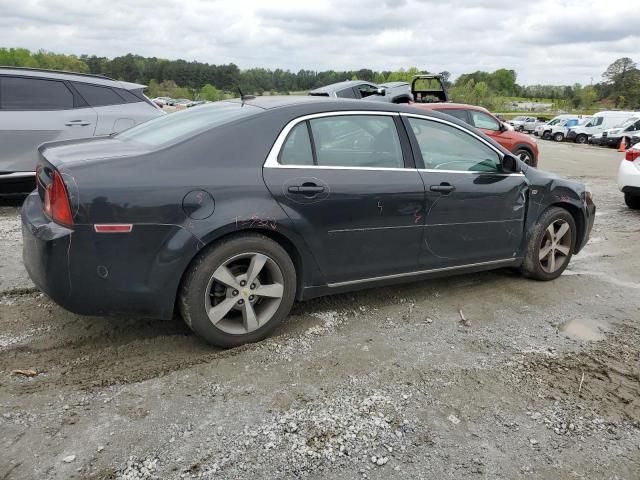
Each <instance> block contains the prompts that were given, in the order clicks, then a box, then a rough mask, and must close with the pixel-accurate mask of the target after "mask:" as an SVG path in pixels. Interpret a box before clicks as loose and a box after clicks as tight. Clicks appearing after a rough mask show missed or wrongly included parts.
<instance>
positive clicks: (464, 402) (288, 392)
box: [0, 142, 640, 480]
mask: <svg viewBox="0 0 640 480" xmlns="http://www.w3.org/2000/svg"><path fill="white" fill-rule="evenodd" d="M540 146H541V158H542V160H541V166H542V168H545V169H548V170H552V171H555V172H557V173H560V174H562V175H566V176H570V177H573V178H578V179H580V180H582V181H585V182H587V183H588V184H589V185H590V186H591V188H592V190H593V192H594V197H595V201H596V203H597V205H598V208H599V210H598V215H597V219H596V225H595V227H594V231H593V233H592V238H591V242H590V243H589V245H588V246H587V248H586V249H585V250H584V251H583V252H582V253H581V254H580V255H578V256H577V257H575V258H574V259H573V262H572V264H571V265H570V268H569V270H567V271H566V273H565V274H564V275H563V276H562V277H561V278H560V279H558V280H556V281H555V282H552V283H539V282H534V281H529V280H526V279H523V278H521V277H520V276H518V275H517V274H516V273H514V272H512V271H510V270H500V271H495V272H489V273H482V274H475V275H467V276H462V277H452V278H448V279H441V280H433V281H426V282H420V283H415V284H409V285H403V286H398V287H393V288H384V289H376V290H369V291H365V292H362V293H357V294H348V295H340V296H335V297H329V298H324V299H318V300H315V301H311V302H308V303H304V304H298V305H297V306H296V307H295V309H294V313H293V314H292V315H291V316H290V318H289V319H288V321H287V322H286V323H285V324H284V325H283V326H282V327H281V328H280V329H279V330H278V331H277V333H276V335H275V336H274V337H272V338H270V339H268V340H266V341H264V342H262V343H260V344H256V345H251V346H247V347H243V348H238V349H235V350H229V351H220V350H216V349H212V348H210V347H208V346H206V345H204V344H203V343H202V342H201V341H199V340H198V339H197V338H195V337H194V336H193V335H192V334H191V333H190V332H189V330H188V329H187V328H186V327H185V326H184V325H183V324H182V323H181V322H180V321H173V322H162V321H151V320H140V319H136V318H117V319H103V318H90V317H82V316H77V315H73V314H70V313H67V312H65V311H64V310H62V309H60V308H59V307H57V306H56V305H54V304H52V303H51V302H50V301H48V300H47V298H46V297H44V296H43V295H42V294H40V293H38V292H36V291H35V289H33V288H32V285H31V284H30V282H29V280H28V278H27V277H26V274H25V273H24V271H23V270H22V267H21V261H20V243H21V240H20V230H19V221H18V208H17V207H16V206H11V205H8V206H6V204H5V206H3V207H0V269H1V272H2V273H1V275H0V291H3V292H4V293H0V432H2V434H1V435H0V450H1V451H2V452H4V453H3V454H1V455H0V479H23V478H61V479H63V478H64V479H67V478H95V479H102V478H128V479H134V478H135V479H138V478H144V479H147V478H192V477H203V478H291V477H306V478H322V479H334V478H372V479H387V478H403V479H405V478H425V479H426V478H429V479H460V478H467V477H469V478H488V479H518V478H526V479H549V480H552V479H553V480H557V479H565V478H578V479H579V478H585V479H589V480H593V479H629V480H631V479H638V478H640V473H639V472H640V308H639V307H640V302H638V294H639V293H640V274H639V272H640V255H638V239H639V238H640V237H639V235H640V213H638V212H632V211H630V210H628V209H627V208H626V207H625V206H624V203H623V201H622V195H621V194H620V193H619V192H618V191H617V189H616V186H615V172H616V168H617V164H618V162H619V160H620V158H621V154H619V153H616V152H615V151H612V150H608V149H599V148H593V147H585V146H577V145H560V144H554V143H551V142H540ZM460 309H461V310H462V311H463V313H464V316H465V317H466V319H467V320H468V322H467V323H466V324H465V323H462V322H460V314H459V310H460ZM15 369H33V370H35V371H36V372H37V375H36V376H34V377H25V376H23V375H16V374H14V373H13V371H14V370H15Z"/></svg>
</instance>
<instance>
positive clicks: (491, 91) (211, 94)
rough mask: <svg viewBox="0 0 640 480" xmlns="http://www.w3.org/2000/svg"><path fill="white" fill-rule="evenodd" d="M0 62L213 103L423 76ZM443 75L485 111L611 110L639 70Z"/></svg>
mask: <svg viewBox="0 0 640 480" xmlns="http://www.w3.org/2000/svg"><path fill="white" fill-rule="evenodd" d="M0 65H3V66H18V67H31V68H46V69H57V70H68V71H75V72H81V73H91V74H96V75H106V76H108V77H111V78H115V79H119V80H125V81H128V82H136V83H143V84H145V85H148V86H149V89H148V94H149V95H150V96H152V97H155V96H171V97H174V98H190V99H191V98H198V99H203V100H220V99H222V98H226V97H229V96H237V95H238V93H237V92H238V88H240V89H241V90H242V91H243V92H244V93H254V94H263V93H265V92H270V93H272V92H273V93H281V94H288V93H290V92H304V91H308V90H312V89H314V88H317V87H321V86H323V85H328V84H331V83H335V82H340V81H343V80H350V79H359V80H365V81H370V82H374V83H384V82H390V81H411V79H412V77H413V76H414V75H416V74H419V73H429V72H427V71H426V70H420V69H418V68H416V67H412V68H409V69H406V70H405V69H401V70H398V71H391V70H388V71H387V70H385V71H374V70H371V69H366V68H364V69H359V70H343V71H335V70H326V71H315V70H299V71H298V72H291V71H289V70H283V69H279V68H277V69H275V70H271V69H266V68H249V69H244V70H241V69H240V68H239V67H238V66H237V65H235V64H233V63H229V64H223V65H215V64H209V63H203V62H196V61H191V62H189V61H186V60H166V59H162V58H156V57H142V56H140V55H134V54H127V55H123V56H119V57H115V58H111V59H109V58H106V57H98V56H96V55H91V56H89V55H81V56H75V55H64V54H57V53H51V52H46V51H44V50H40V51H37V52H31V51H29V50H27V49H23V48H0ZM439 73H440V75H442V76H443V78H444V80H445V83H446V85H447V87H448V88H449V93H450V97H451V98H452V99H453V100H454V101H459V102H464V103H472V104H476V105H483V106H485V107H487V108H489V109H492V110H503V109H504V108H505V107H508V105H505V102H507V101H506V100H505V98H509V97H518V98H525V99H532V100H542V99H547V100H551V101H552V102H553V103H554V104H555V105H556V106H557V107H558V108H565V109H589V108H592V107H594V105H595V104H596V102H600V103H601V105H603V106H608V107H615V108H640V70H638V68H637V64H636V63H635V62H634V61H633V60H632V59H631V58H628V57H623V58H620V59H617V60H616V61H614V62H613V63H612V64H611V65H610V66H609V67H608V68H607V70H606V71H605V72H604V73H603V74H602V79H601V80H600V81H599V82H597V83H595V84H593V85H588V86H582V85H580V84H574V85H529V86H521V85H518V83H517V74H516V72H515V71H514V70H509V69H504V68H502V69H498V70H496V71H494V72H483V71H477V72H473V73H465V74H462V75H460V76H459V77H458V78H457V79H455V81H451V78H450V77H451V75H450V73H449V72H447V71H444V72H439Z"/></svg>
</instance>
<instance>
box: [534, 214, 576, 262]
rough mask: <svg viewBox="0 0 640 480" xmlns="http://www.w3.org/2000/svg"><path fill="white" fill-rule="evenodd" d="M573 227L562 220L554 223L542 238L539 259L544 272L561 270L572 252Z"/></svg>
mask: <svg viewBox="0 0 640 480" xmlns="http://www.w3.org/2000/svg"><path fill="white" fill-rule="evenodd" d="M571 241H572V238H571V227H570V226H569V224H568V223H567V222H566V221H565V220H562V219H558V220H556V221H555V222H552V223H551V224H550V225H549V226H548V227H547V229H546V230H545V232H544V235H543V236H542V242H541V243H540V250H539V253H538V259H539V261H540V266H541V267H542V270H544V271H545V272H547V273H554V272H557V271H558V270H559V269H561V268H562V267H563V266H564V264H565V263H566V262H567V259H568V258H569V253H570V251H571Z"/></svg>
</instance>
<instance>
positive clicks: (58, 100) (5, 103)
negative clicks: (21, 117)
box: [0, 76, 73, 110]
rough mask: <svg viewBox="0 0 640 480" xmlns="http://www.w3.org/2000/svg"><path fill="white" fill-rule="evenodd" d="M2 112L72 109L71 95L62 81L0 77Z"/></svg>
mask: <svg viewBox="0 0 640 480" xmlns="http://www.w3.org/2000/svg"><path fill="white" fill-rule="evenodd" d="M0 108H1V109H2V110H66V109H70V108H73V93H71V90H69V88H68V87H67V86H66V85H65V84H64V82H62V81H57V80H46V79H40V78H26V77H9V76H2V77H0Z"/></svg>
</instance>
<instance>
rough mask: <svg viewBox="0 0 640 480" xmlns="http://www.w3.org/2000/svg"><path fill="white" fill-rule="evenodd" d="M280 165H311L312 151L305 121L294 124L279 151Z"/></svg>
mask: <svg viewBox="0 0 640 480" xmlns="http://www.w3.org/2000/svg"><path fill="white" fill-rule="evenodd" d="M279 162H280V163H281V164H282V165H313V163H314V162H313V151H312V150H311V140H310V139H309V129H308V126H307V122H302V123H299V124H298V125H296V126H295V127H294V128H293V130H291V132H290V133H289V136H288V137H287V140H286V141H285V143H284V145H283V146H282V150H281V151H280V157H279Z"/></svg>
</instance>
